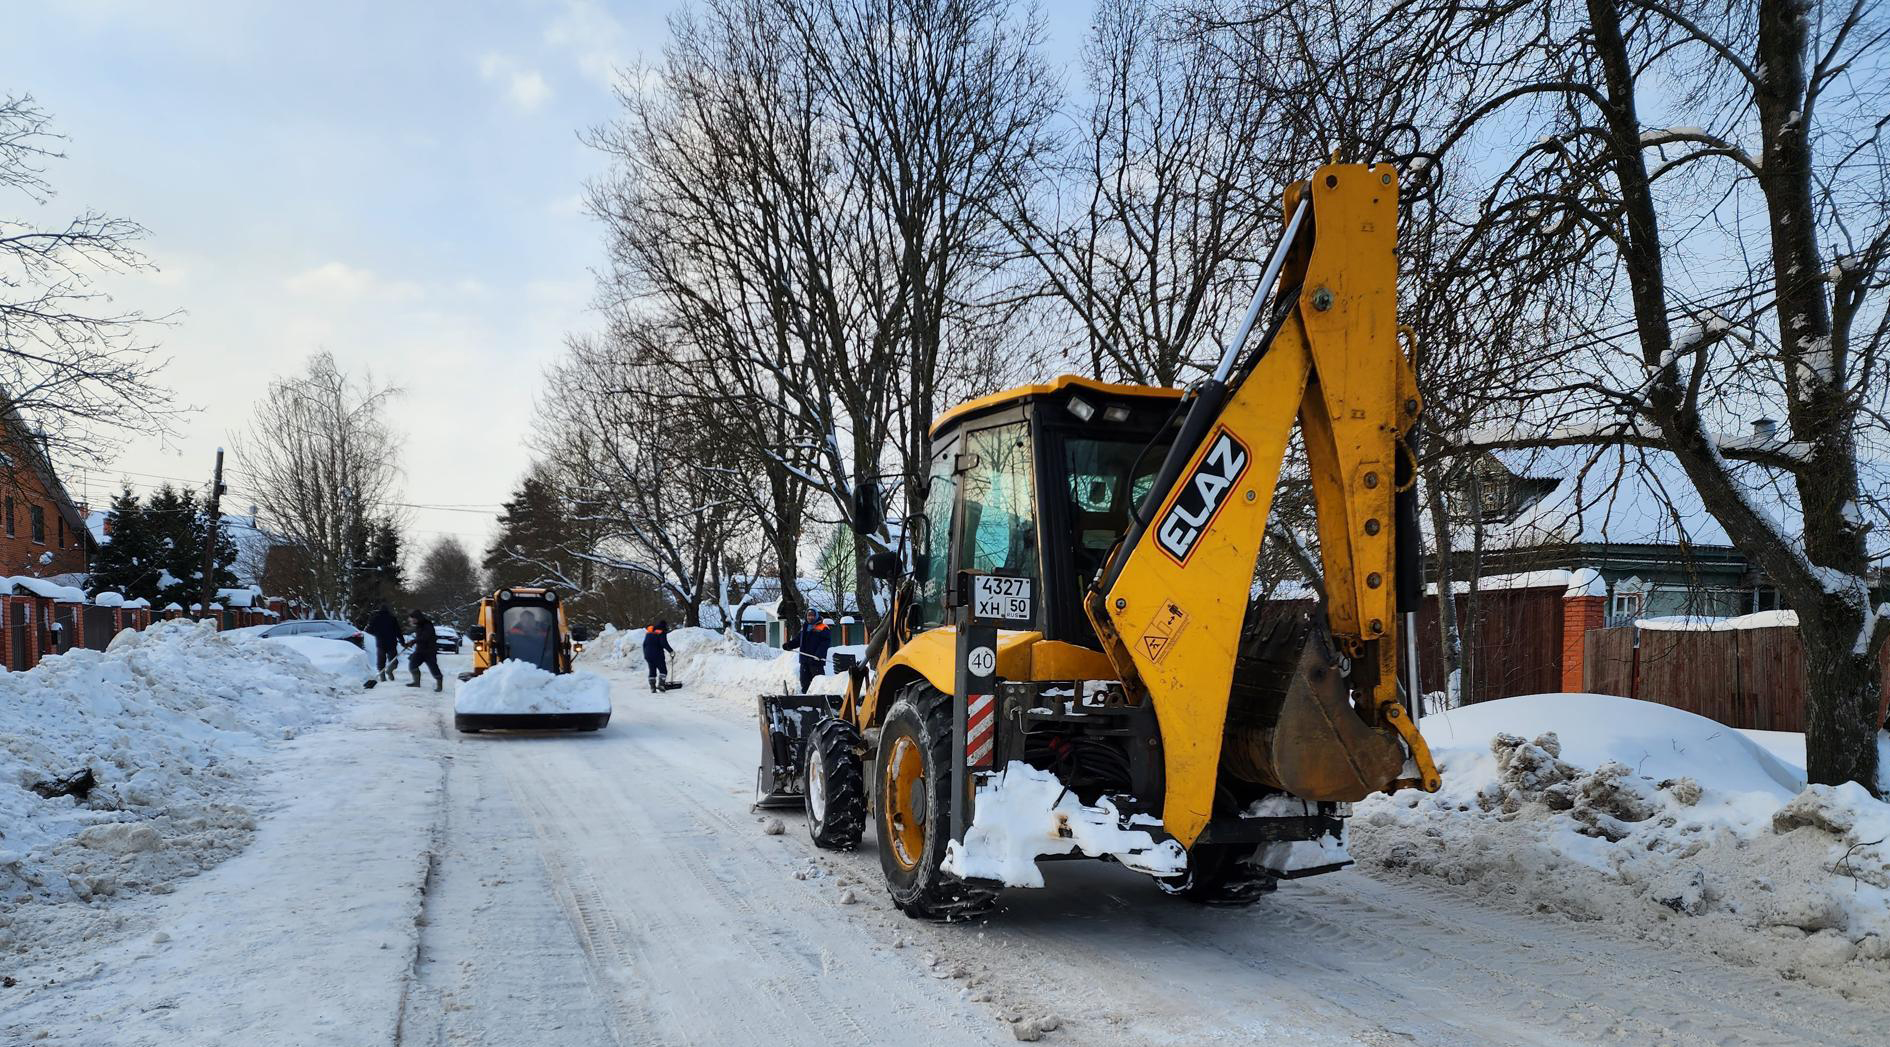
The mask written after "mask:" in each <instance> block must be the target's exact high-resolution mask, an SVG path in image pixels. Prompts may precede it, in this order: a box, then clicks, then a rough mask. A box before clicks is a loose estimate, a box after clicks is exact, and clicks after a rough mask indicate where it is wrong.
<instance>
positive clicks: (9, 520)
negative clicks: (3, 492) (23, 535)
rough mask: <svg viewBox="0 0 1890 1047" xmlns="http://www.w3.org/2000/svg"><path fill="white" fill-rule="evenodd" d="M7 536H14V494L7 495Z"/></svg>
mask: <svg viewBox="0 0 1890 1047" xmlns="http://www.w3.org/2000/svg"><path fill="white" fill-rule="evenodd" d="M7 537H8V538H11V537H13V496H12V495H7Z"/></svg>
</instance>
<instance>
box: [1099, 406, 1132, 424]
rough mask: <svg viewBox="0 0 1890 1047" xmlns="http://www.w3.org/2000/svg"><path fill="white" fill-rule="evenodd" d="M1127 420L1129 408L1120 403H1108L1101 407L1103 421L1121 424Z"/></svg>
mask: <svg viewBox="0 0 1890 1047" xmlns="http://www.w3.org/2000/svg"><path fill="white" fill-rule="evenodd" d="M1128 420H1129V409H1128V408H1127V407H1124V406H1122V405H1121V404H1110V405H1109V406H1108V407H1105V408H1103V421H1105V422H1111V423H1114V424H1118V425H1119V424H1121V423H1123V422H1126V421H1128Z"/></svg>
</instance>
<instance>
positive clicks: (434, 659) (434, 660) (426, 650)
mask: <svg viewBox="0 0 1890 1047" xmlns="http://www.w3.org/2000/svg"><path fill="white" fill-rule="evenodd" d="M407 621H409V622H411V623H412V624H413V653H412V654H410V655H408V656H407V668H409V669H412V670H413V682H412V683H410V684H408V685H407V686H409V687H418V686H420V667H421V666H423V665H424V666H426V667H427V668H428V669H429V670H431V671H432V673H433V689H434V690H436V691H443V690H445V689H446V678H445V677H444V676H441V675H440V650H439V648H440V637H439V635H438V634H437V633H435V632H434V631H433V619H431V618H428V617H427V616H426V615H424V614H421V613H420V612H419V611H414V612H412V613H410V614H408V615H407Z"/></svg>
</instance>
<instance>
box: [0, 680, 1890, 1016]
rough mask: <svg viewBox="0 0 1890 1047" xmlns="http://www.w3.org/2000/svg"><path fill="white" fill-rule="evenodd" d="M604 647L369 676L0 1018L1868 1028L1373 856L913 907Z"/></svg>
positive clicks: (1729, 972) (702, 705) (1104, 868)
mask: <svg viewBox="0 0 1890 1047" xmlns="http://www.w3.org/2000/svg"><path fill="white" fill-rule="evenodd" d="M449 671H450V670H449ZM606 672H607V674H608V675H610V676H611V679H612V683H613V698H614V701H615V706H616V709H615V713H614V715H613V718H612V721H611V724H610V726H609V727H608V728H607V729H606V730H604V731H603V732H601V733H597V734H569V735H554V734H538V733H507V734H480V735H454V734H452V733H451V732H450V729H449V728H448V726H447V725H448V723H449V720H450V699H451V697H452V694H451V688H450V686H449V690H448V694H447V695H445V696H443V698H444V700H443V699H442V697H441V696H435V695H432V694H430V693H428V694H424V695H416V694H415V692H412V691H407V690H404V689H400V688H392V689H389V688H381V689H378V690H376V691H373V692H368V693H367V694H366V695H364V696H362V697H361V698H360V700H359V703H360V704H359V706H358V707H357V708H355V709H353V710H351V711H350V712H349V713H348V714H347V715H346V716H344V717H343V718H342V719H341V720H340V721H339V722H338V723H337V724H336V725H334V726H332V727H325V728H320V729H316V730H311V731H309V732H308V733H306V734H305V735H303V736H302V737H301V738H299V739H297V740H295V741H294V742H292V743H288V744H286V745H285V746H284V747H283V750H282V752H281V754H280V766H279V769H278V770H277V771H276V772H275V773H274V774H273V775H272V776H271V777H270V779H269V780H268V781H267V782H266V783H264V786H263V788H264V790H265V793H266V795H265V797H264V798H263V799H262V800H261V801H260V802H261V809H262V810H264V811H266V812H267V813H266V815H265V817H264V819H263V822H262V825H261V828H260V829H259V831H258V834H257V837H256V839H255V841H254V842H253V844H252V845H251V846H250V847H249V849H248V850H246V851H244V852H243V853H242V854H240V855H239V856H237V857H236V858H233V859H231V860H229V861H227V862H225V863H224V864H222V865H220V866H217V867H215V868H213V869H211V870H209V871H208V872H206V873H204V874H203V875H201V876H199V877H197V878H195V879H193V880H190V881H187V882H186V883H185V885H184V886H182V887H180V888H179V889H178V890H176V891H175V892H174V893H171V894H168V895H164V896H161V897H154V898H147V899H141V900H139V899H134V900H128V901H124V902H121V903H119V905H120V909H119V910H118V911H117V912H116V913H115V915H113V916H111V917H110V918H112V919H117V920H121V921H124V922H125V923H126V927H125V929H124V931H123V932H122V933H121V934H119V935H118V937H117V938H116V939H115V940H109V939H110V938H111V936H109V935H108V936H105V937H106V939H107V942H106V944H103V945H99V946H97V947H95V948H92V949H91V950H90V951H89V952H86V953H84V954H83V955H77V954H75V955H72V956H68V957H66V958H64V959H63V960H62V961H60V963H59V964H58V965H57V966H56V967H55V966H53V965H49V964H41V965H39V966H37V967H35V968H33V969H32V970H31V971H30V972H23V973H27V974H30V977H29V978H22V979H21V984H20V985H19V986H18V987H17V988H13V989H9V990H5V991H6V993H7V994H8V995H6V996H0V1012H4V1013H5V1017H3V1018H0V1043H7V1044H12V1043H16V1042H18V1043H33V1042H44V1043H56V1044H74V1045H77V1044H84V1045H88V1047H90V1045H95V1044H225V1043H227V1044H239V1043H240V1044H260V1043H267V1044H279V1045H291V1044H390V1043H397V1044H403V1045H418V1044H474V1045H488V1047H514V1045H516V1047H524V1045H562V1044H572V1045H578V1047H602V1045H611V1044H617V1045H628V1044H698V1043H699V1044H747V1043H757V1044H759V1043H766V1044H790V1045H792V1044H807V1045H820V1047H831V1045H834V1044H842V1043H891V1042H897V1043H902V1044H995V1043H1010V1042H1015V1041H1016V1039H1019V1038H1037V1037H1042V1038H1043V1039H1045V1040H1046V1041H1050V1042H1054V1041H1056V1040H1065V1041H1067V1042H1070V1043H1084V1044H1203V1043H1228V1044H1234V1043H1243V1044H1245V1043H1267V1044H1294V1045H1326V1044H1335V1045H1336V1044H1373V1045H1377V1044H1411V1043H1417V1044H1471V1045H1522V1044H1623V1045H1654V1044H1669V1045H1674V1047H1684V1045H1704V1044H1724V1045H1745V1044H1778V1045H1785V1044H1859V1045H1864V1044H1869V1045H1880V1044H1883V1043H1885V1042H1886V1035H1887V1034H1886V1031H1885V1030H1886V1029H1890V1006H1887V1005H1885V1004H1884V1003H1882V1002H1879V1001H1873V1000H1871V999H1867V998H1866V999H1845V998H1842V997H1840V996H1839V995H1837V994H1836V993H1834V992H1831V991H1828V990H1826V989H1824V988H1821V987H1817V986H1812V985H1807V984H1804V983H1803V982H1790V981H1786V980H1783V979H1781V978H1780V977H1779V976H1778V974H1777V973H1776V972H1775V971H1771V970H1765V969H1758V968H1741V967H1736V966H1733V965H1730V964H1728V963H1726V962H1724V961H1721V960H1718V959H1715V958H1713V957H1711V956H1709V955H1705V954H1703V953H1700V952H1699V951H1697V950H1696V951H1688V950H1681V949H1673V948H1665V947H1661V946H1657V945H1652V944H1648V943H1645V942H1641V941H1635V940H1631V939H1629V938H1626V937H1616V936H1614V935H1613V934H1611V933H1610V931H1609V929H1608V928H1607V927H1605V926H1598V925H1597V924H1595V923H1582V922H1573V921H1570V920H1568V919H1566V918H1564V917H1562V916H1559V915H1554V914H1532V913H1528V912H1523V911H1502V910H1497V909H1492V908H1489V907H1486V906H1484V905H1482V904H1480V903H1479V902H1478V901H1477V900H1476V899H1475V897H1474V896H1472V895H1468V894H1465V893H1460V892H1457V891H1453V890H1452V889H1450V888H1448V887H1447V886H1443V885H1439V884H1437V883H1435V882H1432V881H1418V880H1405V879H1402V878H1398V877H1396V876H1389V875H1385V874H1383V873H1380V874H1377V875H1372V876H1368V875H1365V874H1363V873H1358V872H1348V873H1344V874H1339V875H1336V876H1331V877H1325V878H1321V879H1317V880H1312V881H1303V882H1298V883H1289V884H1287V885H1284V886H1282V887H1281V889H1280V890H1279V891H1278V892H1277V893H1275V894H1273V895H1271V896H1270V897H1268V898H1266V899H1264V900H1262V901H1261V902H1260V903H1259V904H1257V905H1255V906H1253V907H1251V908H1247V909H1231V910H1227V909H1207V908H1201V907H1196V906H1191V905H1189V904H1187V903H1183V902H1179V901H1176V900H1173V899H1169V898H1166V897H1164V896H1162V895H1160V894H1159V892H1158V891H1157V890H1156V889H1155V887H1154V885H1153V884H1152V883H1151V882H1150V881H1149V880H1148V879H1147V878H1145V877H1142V876H1139V875H1136V874H1132V873H1129V872H1127V871H1125V870H1122V869H1120V868H1116V867H1113V866H1108V865H1104V864H1100V863H1088V862H1079V863H1061V864H1058V863H1052V864H1048V865H1047V866H1046V880H1047V884H1048V885H1047V886H1046V887H1045V888H1043V889H1041V890H1033V891H1014V892H1010V893H1008V894H1007V895H1006V897H1005V907H1004V908H1003V910H1002V911H1001V912H999V913H998V914H996V915H995V916H993V917H992V918H990V919H989V920H987V921H983V922H980V923H975V924H971V925H956V926H937V925H931V924H923V923H917V922H913V921H910V920H908V919H906V918H905V917H903V916H901V915H899V914H898V913H897V912H895V911H893V910H892V908H891V906H890V903H889V902H888V900H887V898H886V896H885V893H884V891H883V889H882V888H881V886H880V884H879V870H878V864H877V858H876V856H875V851H874V847H875V842H874V840H873V837H872V835H871V833H870V830H869V834H868V836H867V839H866V841H865V842H864V844H863V845H862V847H861V849H860V851H858V852H855V853H850V854H830V853H826V852H820V851H817V850H816V849H815V848H814V847H813V846H812V844H811V842H809V840H808V839H807V836H806V833H805V829H804V826H803V825H802V823H801V820H800V819H799V818H798V817H795V816H789V817H785V818H782V819H781V820H780V821H781V822H782V823H784V824H782V825H781V826H780V829H781V830H783V831H779V832H776V831H772V830H775V829H776V826H775V825H774V824H773V823H774V822H775V819H774V818H772V817H770V816H763V815H757V814H755V813H753V812H751V810H750V808H749V802H750V800H751V799H752V796H753V782H754V774H755V757H756V754H757V748H758V745H759V742H758V737H757V731H756V728H755V726H754V724H753V722H752V719H751V717H752V708H753V706H752V701H751V700H744V695H743V693H742V692H741V691H740V690H739V687H740V686H742V685H740V684H738V683H736V682H735V681H734V680H732V679H731V680H727V681H723V682H722V683H719V684H713V685H709V686H691V687H686V688H685V689H683V690H681V691H675V692H671V693H669V694H667V695H662V696H657V695H651V694H649V693H648V692H647V691H646V690H645V689H644V684H643V681H642V680H641V679H640V678H639V677H638V676H636V675H634V674H633V672H632V671H629V670H625V671H621V672H617V673H612V672H610V671H608V670H606ZM747 675H752V674H747ZM705 676H706V674H705ZM685 679H686V682H688V681H687V678H685ZM702 679H703V677H698V678H697V680H696V681H694V682H695V683H697V684H701V683H702ZM101 918H106V917H101ZM160 938H161V939H162V940H159V939H160Z"/></svg>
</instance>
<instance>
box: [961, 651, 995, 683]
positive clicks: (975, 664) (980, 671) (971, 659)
mask: <svg viewBox="0 0 1890 1047" xmlns="http://www.w3.org/2000/svg"><path fill="white" fill-rule="evenodd" d="M965 668H967V669H970V670H971V675H973V676H991V675H993V674H995V673H996V672H997V652H996V651H993V650H992V649H991V648H989V647H973V648H972V649H971V651H970V652H969V653H967V654H966V655H965Z"/></svg>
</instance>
